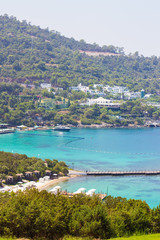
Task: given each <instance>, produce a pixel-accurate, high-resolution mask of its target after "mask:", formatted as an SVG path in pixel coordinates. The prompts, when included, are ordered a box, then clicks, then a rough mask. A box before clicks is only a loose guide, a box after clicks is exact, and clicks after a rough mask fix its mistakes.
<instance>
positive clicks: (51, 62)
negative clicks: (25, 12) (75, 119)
mask: <svg viewBox="0 0 160 240" xmlns="http://www.w3.org/2000/svg"><path fill="white" fill-rule="evenodd" d="M85 52H86V54H85ZM87 52H89V53H90V54H89V55H91V56H88V54H87ZM94 53H96V55H95V54H94ZM99 53H101V54H99ZM93 54H94V56H93ZM105 55H107V56H105ZM0 81H6V82H7V81H9V82H20V83H24V82H25V81H27V82H34V84H38V83H39V82H44V81H45V82H52V84H54V85H58V86H60V87H63V88H64V89H67V88H68V87H69V86H73V85H77V84H78V83H80V82H81V83H82V84H85V85H90V84H93V83H104V84H109V85H114V84H115V85H123V86H127V87H128V88H129V89H132V90H139V89H142V88H144V89H145V90H146V91H147V92H152V93H154V92H156V91H158V90H159V88H160V59H159V58H157V57H155V56H153V57H150V58H149V57H143V56H139V55H138V53H135V54H132V55H130V56H126V55H125V54H124V52H123V49H122V48H118V47H114V46H103V47H100V46H98V45H97V44H87V43H85V41H84V40H81V41H76V40H74V39H73V38H66V37H64V36H61V35H60V34H59V33H58V32H56V31H49V30H48V29H41V28H40V27H38V26H32V25H30V24H29V23H27V22H26V21H22V22H20V21H18V20H17V19H16V18H15V17H8V16H7V15H4V16H0Z"/></svg>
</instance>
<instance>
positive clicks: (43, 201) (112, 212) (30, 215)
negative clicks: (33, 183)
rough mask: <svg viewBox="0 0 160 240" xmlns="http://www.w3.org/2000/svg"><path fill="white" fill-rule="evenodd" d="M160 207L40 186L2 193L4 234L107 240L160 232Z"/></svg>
mask: <svg viewBox="0 0 160 240" xmlns="http://www.w3.org/2000/svg"><path fill="white" fill-rule="evenodd" d="M159 222H160V208H159V207H157V208H156V209H153V210H152V209H150V208H149V206H148V205H147V204H146V203H145V202H142V201H140V200H126V199H124V198H120V197H118V198H113V197H110V196H108V197H107V198H106V199H105V201H104V202H102V201H101V200H100V198H99V197H98V196H93V197H89V196H86V195H84V194H79V195H74V196H73V197H72V198H69V197H67V196H63V195H61V194H58V195H54V194H51V193H48V192H46V191H41V192H38V190H36V189H32V190H27V191H25V192H19V193H15V194H14V193H12V194H8V193H4V194H2V193H1V194H0V236H4V235H8V236H16V237H26V238H31V239H49V240H52V239H60V238H61V239H62V237H63V236H65V235H67V234H68V235H70V236H76V237H93V238H101V239H107V238H111V237H116V236H117V237H118V236H119V237H120V236H127V235H128V236H129V235H133V234H136V233H139V234H140V233H159V232H160V225H159Z"/></svg>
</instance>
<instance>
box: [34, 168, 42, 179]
mask: <svg viewBox="0 0 160 240" xmlns="http://www.w3.org/2000/svg"><path fill="white" fill-rule="evenodd" d="M33 173H34V174H35V175H36V177H37V178H39V177H40V176H41V172H40V171H38V170H35V171H34V172H33Z"/></svg>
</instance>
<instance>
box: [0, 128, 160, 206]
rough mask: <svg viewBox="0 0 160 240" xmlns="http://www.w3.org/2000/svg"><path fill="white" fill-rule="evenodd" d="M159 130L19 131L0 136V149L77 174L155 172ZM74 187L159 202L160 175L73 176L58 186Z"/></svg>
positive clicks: (159, 155) (158, 161)
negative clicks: (55, 162) (63, 164)
mask: <svg viewBox="0 0 160 240" xmlns="http://www.w3.org/2000/svg"><path fill="white" fill-rule="evenodd" d="M159 143H160V129H159V128H148V129H146V128H142V129H72V130H71V131H70V132H55V131H53V130H46V131H24V132H22V131H20V132H18V131H17V132H16V133H14V134H13V133H12V134H4V135H0V150H1V151H2V150H3V151H6V152H12V153H22V154H26V155H28V156H34V157H39V158H42V159H46V158H50V159H58V160H59V161H65V162H66V163H67V164H68V166H69V167H71V168H74V169H78V170H103V171H107V170H160V147H159ZM79 187H85V188H86V189H87V190H89V189H90V188H95V189H96V192H108V194H110V195H112V196H122V197H126V198H127V199H129V198H135V199H141V200H145V201H146V202H147V203H148V204H149V205H150V206H151V207H156V206H157V205H158V204H159V203H160V177H159V176H136V177H107V176H101V177H99V176H98V177H91V176H88V177H80V178H79V177H78V178H75V179H71V180H69V181H67V182H64V183H62V188H63V189H67V190H68V191H75V190H77V189H78V188H79Z"/></svg>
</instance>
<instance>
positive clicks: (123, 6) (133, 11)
mask: <svg viewBox="0 0 160 240" xmlns="http://www.w3.org/2000/svg"><path fill="white" fill-rule="evenodd" d="M159 12H160V0H0V15H4V14H8V15H9V16H15V17H16V18H17V19H18V20H27V22H30V23H31V24H33V25H37V26H40V27H42V28H47V27H48V28H49V29H50V30H55V31H58V32H60V33H61V35H64V36H66V37H73V38H74V39H76V40H81V39H84V40H85V41H86V42H88V43H97V44H99V45H100V46H103V45H114V46H118V47H124V51H125V53H126V54H129V53H134V52H136V51H138V52H139V54H140V55H141V54H142V55H144V56H152V55H156V56H160V13H159Z"/></svg>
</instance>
